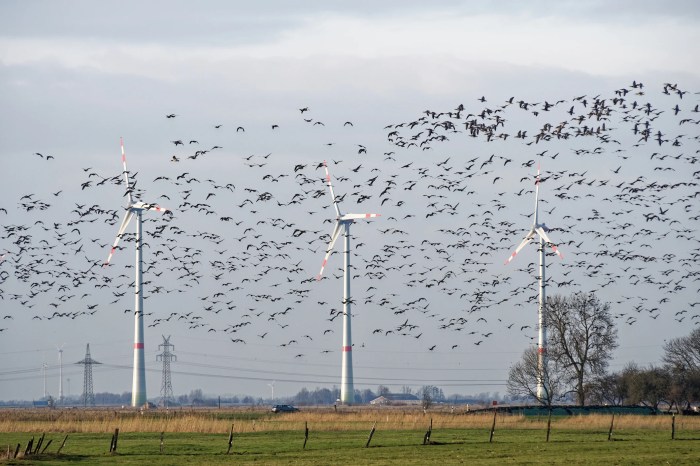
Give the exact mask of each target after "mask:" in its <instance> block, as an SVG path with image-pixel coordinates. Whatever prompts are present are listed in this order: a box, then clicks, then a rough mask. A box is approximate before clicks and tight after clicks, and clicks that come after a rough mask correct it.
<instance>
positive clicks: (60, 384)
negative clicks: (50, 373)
mask: <svg viewBox="0 0 700 466" xmlns="http://www.w3.org/2000/svg"><path fill="white" fill-rule="evenodd" d="M64 346H66V344H65V343H64V344H62V345H61V346H57V347H56V349H57V350H58V403H59V404H63V347H64Z"/></svg>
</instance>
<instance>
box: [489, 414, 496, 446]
mask: <svg viewBox="0 0 700 466" xmlns="http://www.w3.org/2000/svg"><path fill="white" fill-rule="evenodd" d="M497 412H498V411H496V410H495V409H494V410H493V424H491V434H490V435H489V443H491V442H493V433H494V432H495V431H496V413H497Z"/></svg>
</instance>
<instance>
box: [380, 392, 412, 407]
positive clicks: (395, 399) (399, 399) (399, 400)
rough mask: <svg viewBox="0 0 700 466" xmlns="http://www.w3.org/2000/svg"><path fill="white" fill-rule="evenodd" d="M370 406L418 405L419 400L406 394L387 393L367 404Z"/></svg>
mask: <svg viewBox="0 0 700 466" xmlns="http://www.w3.org/2000/svg"><path fill="white" fill-rule="evenodd" d="M369 404H371V405H392V406H401V405H419V404H420V399H418V397H417V396H416V395H410V394H407V393H387V394H386V395H382V396H378V397H377V398H375V399H373V400H371V401H370V402H369Z"/></svg>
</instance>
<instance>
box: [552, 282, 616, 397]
mask: <svg viewBox="0 0 700 466" xmlns="http://www.w3.org/2000/svg"><path fill="white" fill-rule="evenodd" d="M545 315H546V319H547V320H546V321H547V327H548V329H549V330H550V337H549V348H548V357H549V358H550V360H552V361H554V362H555V363H556V365H557V367H558V368H559V369H560V370H561V371H562V378H563V380H565V381H566V382H568V383H569V384H571V386H572V387H573V392H574V393H575V394H576V398H577V402H578V404H579V405H580V406H583V405H585V404H586V391H587V388H589V387H591V386H592V385H593V383H594V382H595V380H596V379H597V378H598V377H601V376H603V375H604V374H605V371H606V369H607V367H608V363H609V361H610V358H611V356H612V351H613V350H614V349H615V348H617V329H616V328H615V324H614V322H613V317H612V315H611V314H610V305H609V304H607V303H601V302H600V300H599V299H598V298H597V297H596V296H595V295H594V294H593V293H574V294H572V295H570V296H568V297H562V296H559V295H556V296H554V297H552V298H548V299H547V305H546V306H545Z"/></svg>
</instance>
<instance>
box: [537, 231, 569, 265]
mask: <svg viewBox="0 0 700 466" xmlns="http://www.w3.org/2000/svg"><path fill="white" fill-rule="evenodd" d="M536 231H537V234H538V235H540V237H541V238H542V239H543V240H544V241H545V243H547V244H549V245H550V246H552V250H554V252H555V253H557V256H559V258H560V259H563V258H564V255H563V254H562V253H561V251H559V249H558V248H557V245H556V244H554V243H552V240H550V239H549V236H547V233H545V231H544V228H542V227H539V228H537V230H536Z"/></svg>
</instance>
